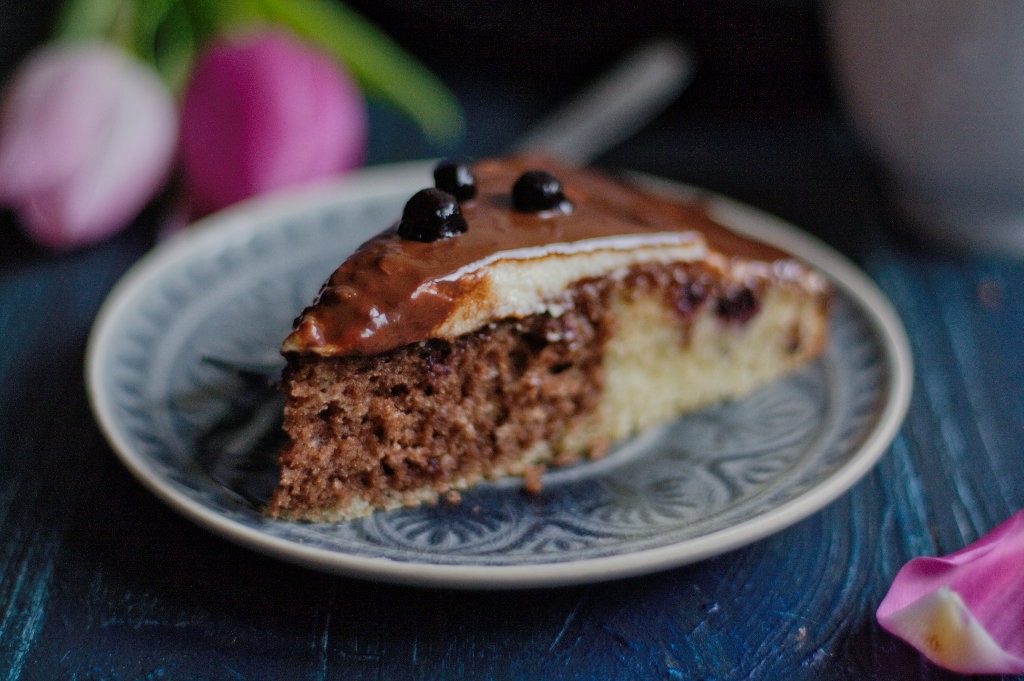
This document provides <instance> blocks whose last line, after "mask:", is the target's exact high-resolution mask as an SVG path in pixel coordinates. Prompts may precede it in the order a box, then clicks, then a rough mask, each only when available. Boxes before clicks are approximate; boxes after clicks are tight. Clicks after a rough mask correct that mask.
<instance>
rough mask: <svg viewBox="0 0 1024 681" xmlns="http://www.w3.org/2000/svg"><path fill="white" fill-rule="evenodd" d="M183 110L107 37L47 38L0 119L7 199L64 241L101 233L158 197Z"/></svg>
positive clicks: (35, 228)
mask: <svg viewBox="0 0 1024 681" xmlns="http://www.w3.org/2000/svg"><path fill="white" fill-rule="evenodd" d="M176 139H177V112H176V110H175V105H174V102H173V100H172V99H171V96H170V94H169V93H168V92H167V90H166V89H165V88H164V86H163V83H162V82H161V81H160V79H159V78H158V76H157V75H156V74H155V73H154V72H153V71H151V70H150V69H148V68H147V67H146V66H144V65H143V64H141V63H139V62H137V61H134V60H132V59H131V58H130V57H128V56H127V55H126V54H124V53H122V52H121V51H119V50H117V49H116V48H113V47H111V46H108V45H104V44H101V43H95V44H93V43H84V44H69V45H48V46H45V47H42V48H40V49H39V50H37V51H36V52H35V53H33V54H31V55H30V56H29V57H28V59H26V61H25V62H24V63H23V64H22V65H21V67H20V69H19V70H18V71H17V73H16V74H15V76H14V79H13V81H12V83H11V86H10V88H9V90H8V91H7V93H6V96H5V99H4V110H3V114H2V119H0V204H5V205H8V206H10V207H12V208H13V209H14V210H15V211H16V212H17V213H18V215H19V217H20V218H21V222H22V224H23V226H24V229H25V231H26V233H27V234H28V235H29V236H30V237H31V238H32V239H34V240H36V241H38V242H39V243H41V244H44V245H46V246H51V247H57V248H67V247H71V246H78V245H82V244H87V243H91V242H94V241H99V240H100V239H103V238H105V237H107V236H109V235H111V234H112V233H114V232H115V231H117V230H118V229H120V228H122V227H124V226H125V225H127V224H128V222H130V221H131V220H132V219H133V218H134V217H135V216H136V215H137V214H138V213H139V211H140V210H141V209H142V208H143V206H145V204H146V203H147V202H148V201H149V200H150V199H151V198H153V196H154V194H155V193H156V191H157V190H158V189H159V188H160V186H161V185H162V184H163V182H164V181H165V179H166V178H167V174H168V172H169V171H170V168H171V166H172V164H173V161H174V151H175V141H176Z"/></svg>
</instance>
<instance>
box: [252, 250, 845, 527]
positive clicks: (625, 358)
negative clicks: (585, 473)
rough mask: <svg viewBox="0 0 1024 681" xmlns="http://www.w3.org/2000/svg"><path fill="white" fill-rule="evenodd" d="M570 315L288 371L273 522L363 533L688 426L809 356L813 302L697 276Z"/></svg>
mask: <svg viewBox="0 0 1024 681" xmlns="http://www.w3.org/2000/svg"><path fill="white" fill-rule="evenodd" d="M561 300H562V305H563V307H564V311H563V312H562V314H560V315H558V316H554V315H551V314H547V313H542V314H535V315H529V316H526V317H524V318H510V319H505V320H501V321H498V322H495V323H493V324H489V325H487V326H485V327H484V328H482V329H480V330H477V331H474V332H471V333H468V334H463V335H461V336H459V337H457V338H455V339H453V340H443V339H433V340H428V341H422V342H418V343H413V344H409V345H405V346H402V347H400V348H397V349H394V350H392V351H389V352H386V353H382V354H380V355H376V356H347V357H322V356H319V355H316V354H306V355H294V356H292V357H291V359H290V363H289V369H288V372H287V376H286V381H285V385H286V386H287V390H288V393H287V395H286V397H287V406H286V413H285V422H286V429H287V432H288V435H289V438H290V445H289V446H288V447H287V448H286V449H285V451H284V452H283V453H282V456H281V466H282V477H281V484H280V486H279V487H278V490H277V492H276V493H275V495H274V498H273V501H272V503H271V505H270V508H269V511H270V513H271V514H272V515H277V516H279V517H286V518H298V519H306V520H336V519H344V518H352V517H358V516H361V515H365V514H367V513H370V512H372V511H373V510H375V509H388V508H396V507H399V506H407V505H415V504H419V503H422V502H424V501H433V500H435V499H437V497H438V495H439V494H443V493H445V492H448V491H450V490H458V489H463V488H465V487H468V486H471V485H473V484H475V483H476V482H479V481H480V480H484V479H494V478H498V477H502V476H505V475H527V476H528V477H530V476H531V475H532V474H533V473H535V472H536V471H537V470H539V469H538V467H539V466H544V465H548V464H555V465H564V464H567V463H572V462H575V461H578V460H580V459H581V458H586V457H594V456H600V455H601V454H603V453H604V452H605V451H607V449H608V447H609V446H610V445H611V444H612V443H613V442H615V441H618V440H621V439H622V438H624V437H628V436H629V435H631V434H632V433H634V432H636V431H637V430H639V429H642V428H647V427H651V426H653V425H655V424H657V423H660V422H663V421H665V420H667V419H671V418H674V417H675V416H677V415H678V414H679V413H681V412H682V411H687V410H690V409H694V408H698V407H701V406H704V405H707V404H710V403H712V402H716V401H718V400H721V399H723V398H732V397H738V396H741V395H743V394H745V393H747V392H749V391H750V390H752V389H753V388H755V387H756V386H758V385H761V384H763V383H764V382H765V381H768V380H771V379H773V378H776V377H778V376H780V375H781V374H783V373H785V372H786V371H788V370H790V369H791V368H793V367H795V366H797V365H799V364H800V363H802V362H804V361H806V360H807V358H809V357H812V356H814V355H815V354H816V353H817V352H818V351H819V350H820V349H821V347H822V344H823V343H824V340H825V335H826V333H825V328H824V321H823V320H824V315H823V307H824V306H825V305H827V301H826V299H825V298H822V297H808V296H806V295H804V294H803V293H802V292H801V291H800V289H798V288H796V287H795V286H794V285H793V284H792V283H788V284H787V283H784V282H779V281H777V280H773V279H771V278H761V279H746V280H743V281H735V280H731V279H721V278H719V277H718V276H717V273H716V272H714V270H713V269H712V268H709V267H708V266H707V265H706V264H704V263H675V264H672V265H661V264H651V263H647V264H641V265H635V266H632V267H630V268H627V269H626V270H624V271H621V272H620V273H619V274H618V276H616V277H603V278H590V279H584V280H581V281H578V282H576V283H574V284H573V285H571V286H569V287H568V288H567V289H566V290H565V291H563V295H562V298H561Z"/></svg>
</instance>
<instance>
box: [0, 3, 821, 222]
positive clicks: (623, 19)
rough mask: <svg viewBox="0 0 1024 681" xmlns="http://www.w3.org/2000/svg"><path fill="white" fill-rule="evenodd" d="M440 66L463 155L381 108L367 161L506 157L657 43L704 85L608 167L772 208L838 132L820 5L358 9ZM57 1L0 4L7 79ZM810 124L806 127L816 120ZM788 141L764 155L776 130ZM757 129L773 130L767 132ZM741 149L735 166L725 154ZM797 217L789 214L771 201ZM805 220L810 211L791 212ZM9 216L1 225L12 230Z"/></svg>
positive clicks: (695, 86)
mask: <svg viewBox="0 0 1024 681" xmlns="http://www.w3.org/2000/svg"><path fill="white" fill-rule="evenodd" d="M347 4H348V6H349V7H351V8H353V9H355V10H357V11H358V12H360V13H361V14H363V15H364V16H365V17H366V18H367V19H370V20H371V21H372V22H374V23H375V24H377V26H379V27H380V28H381V29H383V30H384V31H385V32H386V33H387V34H388V35H390V36H391V37H392V38H393V39H394V40H395V41H396V42H397V43H399V44H400V45H401V46H403V47H404V48H406V49H407V50H408V51H409V52H410V53H411V54H412V55H413V56H415V57H416V58H417V59H419V60H420V61H421V62H422V63H423V64H424V65H426V66H427V67H428V68H430V69H431V70H432V71H433V72H434V73H435V74H436V75H437V76H438V77H439V78H440V79H441V80H442V81H443V82H444V83H445V84H447V85H448V87H450V88H451V89H452V91H453V92H454V94H455V96H456V97H457V98H458V100H459V101H460V102H461V103H462V105H463V107H464V108H465V110H466V111H467V112H468V117H467V126H466V131H465V136H464V137H463V138H462V140H461V141H460V142H458V143H457V144H456V145H454V148H453V147H452V146H451V145H449V146H448V147H441V148H439V147H438V145H436V144H431V143H430V142H429V141H428V140H426V139H425V138H424V137H423V135H422V134H421V133H420V131H419V130H418V129H417V127H416V126H415V125H414V124H413V123H412V122H411V121H409V119H407V118H405V117H403V116H402V115H400V114H398V113H397V112H395V111H394V110H392V109H390V108H389V107H387V106H384V105H382V104H381V103H380V102H379V101H374V100H373V99H371V100H370V101H369V106H370V110H371V119H372V124H371V126H370V142H369V145H368V156H367V159H366V160H367V163H371V164H372V163H381V162H387V161H394V160H403V159H409V158H417V157H432V156H438V155H450V154H459V155H469V156H477V157H480V156H486V155H492V154H498V153H501V152H503V151H504V150H505V147H506V145H507V144H508V143H509V142H510V141H511V140H512V139H514V138H515V137H516V136H517V135H518V134H520V133H522V132H524V131H525V130H527V129H528V128H529V127H530V126H531V124H533V123H536V122H537V121H538V120H539V119H540V118H541V117H542V116H543V115H544V114H546V113H548V112H549V111H550V110H551V109H552V108H554V107H555V106H556V105H558V104H559V103H561V102H562V101H563V100H564V99H565V98H567V97H569V96H570V95H572V94H573V93H574V92H576V91H577V90H578V89H579V88H580V87H582V86H583V85H584V84H586V83H587V82H588V81H589V80H591V79H592V78H594V77H595V76H597V75H599V74H601V73H602V72H603V71H604V70H605V69H607V68H608V67H609V66H610V65H612V64H613V63H614V62H615V61H616V60H617V59H619V58H621V57H622V56H623V55H624V54H625V53H627V52H628V51H629V50H631V49H633V48H635V47H636V46H637V45H639V44H641V43H643V42H644V41H646V40H648V39H651V38H663V37H677V38H678V39H680V40H681V41H683V42H684V43H685V44H686V45H688V46H689V48H690V49H691V50H692V51H693V54H694V55H695V57H696V60H697V69H696V72H695V77H694V79H693V81H692V83H691V84H690V86H689V88H688V89H687V90H686V92H685V93H684V95H683V96H682V97H680V98H679V99H678V100H677V101H676V102H675V103H674V104H673V105H671V106H670V107H669V108H668V109H667V110H666V111H664V112H663V113H662V114H661V115H660V116H659V117H658V118H657V119H656V120H655V121H654V122H653V123H652V124H651V125H649V126H647V127H646V128H645V129H644V130H643V131H641V132H640V133H638V137H637V138H634V141H638V142H639V143H636V144H630V143H629V141H628V140H627V141H626V143H624V144H621V145H619V147H618V148H615V149H610V150H609V151H608V152H607V153H606V154H605V156H604V157H602V158H601V159H598V160H597V163H598V164H599V165H604V166H610V167H628V168H632V169H637V170H643V171H647V172H653V173H657V174H660V175H664V176H667V177H670V178H673V179H680V180H684V181H687V182H692V183H697V184H701V185H704V186H708V187H709V188H712V189H716V190H719V191H723V192H725V193H730V194H733V195H737V194H739V196H738V197H737V198H742V199H746V200H750V201H753V202H755V203H762V204H763V203H764V201H765V200H769V201H770V197H771V193H770V192H767V193H765V192H760V191H758V188H759V186H760V185H761V184H762V182H761V181H752V180H755V179H756V178H764V177H765V176H766V175H767V176H769V177H770V176H773V175H776V174H777V173H778V172H779V169H778V168H776V167H775V166H777V165H778V164H780V163H781V164H782V165H783V166H790V167H788V168H783V169H782V170H783V171H784V172H800V171H799V168H796V167H793V166H794V165H795V164H796V162H795V161H790V159H789V158H788V157H789V156H790V155H789V154H787V153H786V149H787V145H788V144H789V143H792V144H793V145H796V146H798V147H801V149H800V150H798V151H797V153H794V154H792V157H793V158H797V157H802V156H804V154H803V153H802V148H803V147H805V146H806V145H820V139H818V136H819V135H822V134H824V135H831V134H832V129H831V128H830V126H832V125H833V124H834V123H835V122H836V119H835V117H834V113H835V108H834V97H833V90H832V87H831V82H830V71H829V64H828V54H827V49H826V47H825V40H824V37H823V24H822V16H821V15H822V12H823V9H822V7H821V6H820V4H819V3H817V2H813V1H812V0H719V1H716V2H685V1H677V0H639V1H638V2H635V3H630V6H629V7H626V6H624V5H623V3H620V2H612V1H610V0H599V1H597V2H587V1H584V0H567V1H565V2H559V3H541V2H519V3H517V2H512V3H507V4H506V3H492V2H487V1H484V0H477V1H470V2H456V1H454V0H441V1H430V0H408V1H399V0H352V1H351V2H349V3H347ZM58 7H59V3H57V2H54V0H45V1H41V2H32V3H26V2H19V1H17V0H0V25H2V26H3V27H4V31H3V33H4V40H3V41H0V74H2V75H3V76H5V77H6V76H8V75H9V74H10V73H11V71H12V69H13V68H14V66H15V65H16V64H17V63H18V61H19V60H20V59H21V58H23V57H24V55H25V54H26V53H27V52H28V51H29V50H30V49H31V48H33V47H34V46H36V45H38V44H40V43H41V42H43V41H44V40H45V39H46V37H47V35H48V33H49V31H50V29H51V27H52V24H53V21H54V17H55V15H56V14H57V10H58ZM805 122H806V123H807V125H809V126H810V127H805V126H804V123H805ZM770 126H782V128H780V129H778V130H774V131H773V132H774V134H773V138H774V141H775V144H773V146H772V148H771V149H767V148H763V147H764V145H763V142H759V140H763V132H764V130H763V128H765V127H770ZM757 128H762V129H761V130H758V129H757ZM726 140H727V141H728V142H729V144H730V146H735V147H737V152H738V153H736V154H732V155H731V156H730V160H729V161H728V163H724V164H723V162H722V161H721V160H719V158H718V157H720V156H721V154H719V153H718V152H716V151H715V150H716V149H717V148H719V144H720V142H722V141H726ZM780 141H781V142H784V144H779V143H778V142H780ZM766 207H767V208H769V209H776V210H781V211H782V212H783V213H786V212H787V206H778V205H769V206H766ZM786 217H790V219H795V220H799V219H800V218H801V217H803V216H801V215H799V214H797V215H787V216H786ZM12 219H13V218H12V217H11V216H10V215H9V214H5V215H4V217H3V225H2V227H0V228H2V229H4V230H5V231H9V230H10V229H11V221H12Z"/></svg>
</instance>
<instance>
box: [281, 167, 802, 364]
mask: <svg viewBox="0 0 1024 681" xmlns="http://www.w3.org/2000/svg"><path fill="white" fill-rule="evenodd" d="M535 169H544V170H547V171H549V172H551V173H552V174H553V175H555V177H557V178H558V179H559V180H561V182H562V185H563V188H564V192H565V196H566V198H567V199H568V201H569V202H570V203H571V205H572V210H571V211H551V212H548V213H544V212H542V213H525V212H521V211H515V210H512V208H511V203H510V194H511V189H512V186H513V184H514V183H515V181H516V179H517V178H518V177H519V176H520V175H521V174H522V173H523V172H525V171H527V170H535ZM473 173H474V174H475V176H476V182H477V195H476V198H475V199H473V200H471V201H467V202H464V203H463V204H462V206H461V208H462V213H463V215H464V216H465V219H466V222H467V223H468V225H469V229H468V231H466V232H465V233H463V234H459V235H458V236H455V237H452V238H449V239H442V240H439V241H434V242H430V243H423V242H417V241H408V240H404V239H402V238H400V237H399V236H398V234H397V230H396V226H392V227H391V228H390V229H388V230H386V231H385V232H383V233H381V234H380V235H378V236H376V237H374V238H372V239H370V240H369V241H367V242H366V243H365V244H363V245H362V246H360V247H359V249H357V250H356V252H355V253H354V254H353V255H352V256H351V257H350V258H349V259H348V260H346V261H345V262H344V263H343V264H342V265H341V266H340V267H339V268H338V269H337V270H336V271H335V272H334V273H333V274H332V275H331V277H330V279H328V280H327V282H326V283H325V284H324V286H323V288H322V289H321V291H320V295H319V296H318V299H317V301H316V302H315V303H314V304H313V305H311V306H310V307H308V308H306V309H305V310H304V311H303V312H302V314H301V315H300V316H299V318H298V319H296V323H295V329H294V331H293V332H292V333H291V335H289V336H288V338H287V339H285V342H284V345H283V346H282V350H283V351H284V352H285V353H290V352H299V353H315V354H320V355H326V356H344V355H370V354H376V353H378V352H383V351H385V350H389V349H392V348H395V347H399V346H402V345H405V344H408V343H413V342H417V341H421V340H425V339H427V338H429V337H431V334H432V332H433V330H434V329H436V328H437V327H438V326H439V324H441V322H443V321H444V320H445V319H446V318H447V317H448V315H449V314H450V313H451V312H452V311H453V310H454V309H455V308H456V307H457V306H460V305H472V304H474V301H475V300H479V298H480V296H479V293H480V290H481V289H482V288H485V287H486V286H487V281H486V277H485V276H483V274H482V272H483V269H482V265H484V264H486V263H489V262H494V261H495V260H500V259H502V257H503V256H504V257H509V258H523V257H531V258H535V257H545V256H546V255H549V254H550V253H553V252H561V253H564V252H567V251H569V252H571V250H572V248H573V244H578V243H580V242H583V241H586V240H592V239H597V238H603V239H608V240H609V241H608V242H607V243H606V244H604V245H602V248H618V249H620V250H621V249H626V248H630V247H635V246H636V244H637V243H638V242H639V243H643V242H645V241H650V242H652V243H664V242H665V241H666V238H668V239H678V240H679V241H680V242H686V241H696V242H699V241H702V240H703V241H705V242H706V243H707V245H708V246H709V247H710V248H711V249H713V250H714V251H717V252H718V253H721V254H722V255H724V256H725V257H726V258H729V257H731V256H738V257H741V258H744V259H752V260H759V261H768V262H770V261H774V260H777V259H780V258H788V257H789V256H788V255H787V254H786V253H784V252H782V251H779V250H778V249H775V248H773V247H770V246H767V245H765V244H761V243H758V242H755V241H751V240H750V239H747V238H745V237H742V236H740V235H737V234H735V233H733V232H731V231H729V230H728V229H726V228H725V227H723V226H721V225H719V224H717V223H715V222H714V221H713V220H712V219H711V218H710V217H709V216H708V214H707V211H706V210H705V208H704V206H703V205H702V204H700V203H699V202H695V203H682V202H678V201H671V200H667V199H665V198H662V197H658V196H656V195H654V194H651V193H650V192H648V191H645V190H642V189H639V188H637V187H634V186H631V185H629V184H625V183H621V182H617V181H615V180H612V179H610V178H608V177H605V176H603V175H600V174H598V173H595V172H592V171H587V170H579V169H570V168H567V167H563V166H559V165H557V164H555V163H552V162H551V161H548V160H543V159H537V158H511V159H495V160H489V161H482V162H480V163H477V164H475V165H474V166H473ZM618 237H622V239H621V240H619V241H616V239H617V238H618Z"/></svg>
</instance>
